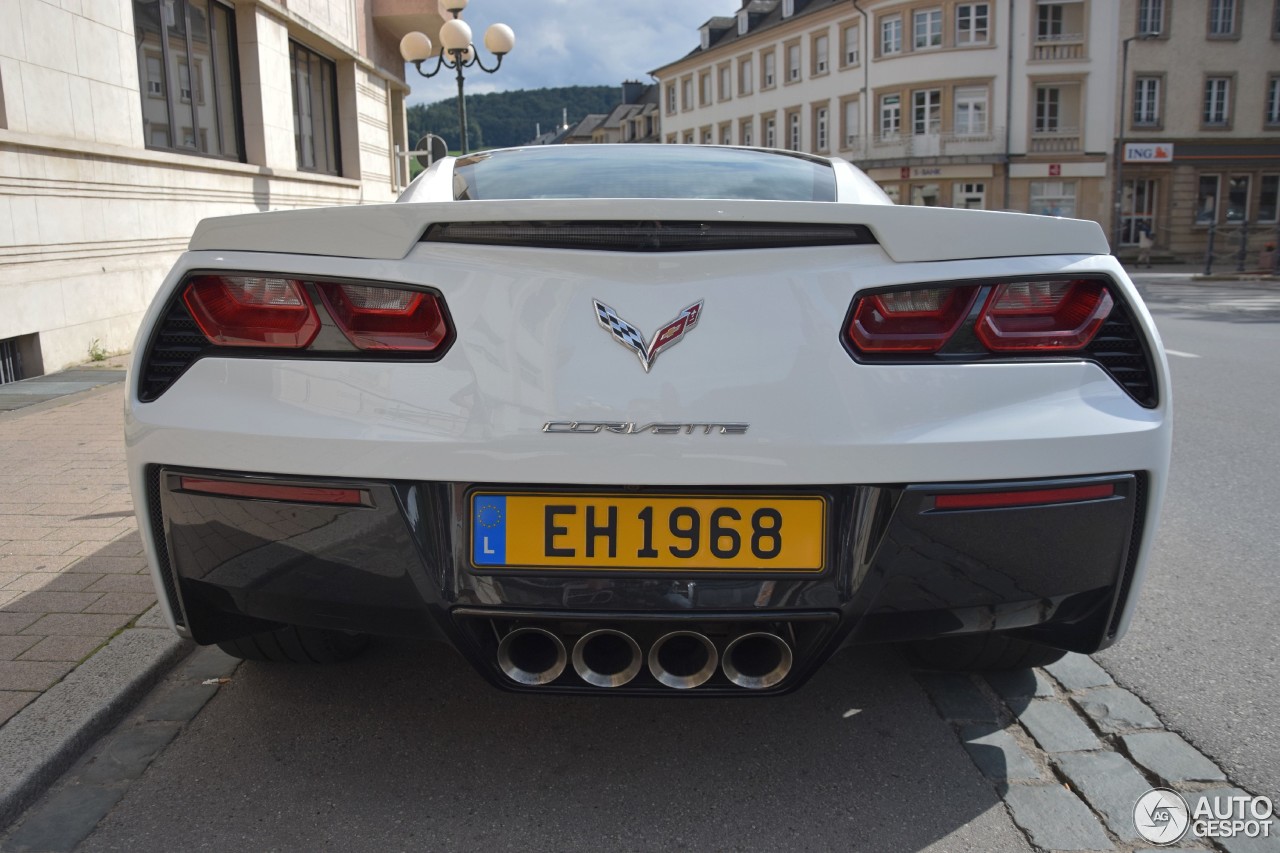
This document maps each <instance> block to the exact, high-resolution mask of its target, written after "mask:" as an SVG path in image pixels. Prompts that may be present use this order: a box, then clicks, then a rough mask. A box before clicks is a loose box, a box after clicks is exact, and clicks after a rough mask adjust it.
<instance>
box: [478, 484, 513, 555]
mask: <svg viewBox="0 0 1280 853" xmlns="http://www.w3.org/2000/svg"><path fill="white" fill-rule="evenodd" d="M471 542H472V545H471V550H472V554H471V561H472V562H473V563H474V564H475V565H477V566H491V565H501V564H503V563H506V561H507V499H506V497H505V496H503V495H476V496H475V497H473V498H472V499H471Z"/></svg>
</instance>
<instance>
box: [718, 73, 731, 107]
mask: <svg viewBox="0 0 1280 853" xmlns="http://www.w3.org/2000/svg"><path fill="white" fill-rule="evenodd" d="M719 95H720V100H722V101H727V100H729V99H730V98H732V97H733V69H732V68H731V67H730V66H728V65H721V66H720V92H719Z"/></svg>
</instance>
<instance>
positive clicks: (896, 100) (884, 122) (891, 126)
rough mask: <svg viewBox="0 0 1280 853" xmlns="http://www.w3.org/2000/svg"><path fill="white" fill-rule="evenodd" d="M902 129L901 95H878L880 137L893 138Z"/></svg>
mask: <svg viewBox="0 0 1280 853" xmlns="http://www.w3.org/2000/svg"><path fill="white" fill-rule="evenodd" d="M901 130H902V96H901V95H881V96H880V138H881V139H893V138H895V137H896V136H897V135H898V133H899V132H900V131H901Z"/></svg>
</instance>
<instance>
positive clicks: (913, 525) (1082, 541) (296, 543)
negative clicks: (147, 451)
mask: <svg viewBox="0 0 1280 853" xmlns="http://www.w3.org/2000/svg"><path fill="white" fill-rule="evenodd" d="M182 474H188V475H192V474H195V475H202V476H211V477H219V478H226V479H230V480H232V481H243V480H249V481H253V482H271V483H283V484H292V485H304V486H326V487H337V488H345V489H351V488H357V489H359V490H362V491H364V492H366V493H367V495H368V499H367V500H366V501H364V502H363V503H362V504H360V505H347V506H342V505H326V504H317V503H300V502H296V501H289V500H265V499H247V498H244V497H232V496H219V495H212V494H205V493H197V492H193V491H191V490H187V489H183V488H182V484H181V475H182ZM142 476H143V477H144V478H145V480H146V486H147V488H146V490H145V493H146V496H147V497H146V503H147V505H146V507H145V508H144V507H140V509H145V511H146V517H147V519H148V522H149V523H148V525H147V526H148V527H149V528H150V534H151V540H152V541H151V542H150V543H149V544H150V545H151V546H153V549H154V550H153V551H152V553H153V554H154V561H155V567H154V568H155V574H156V578H157V585H158V587H159V589H160V593H161V595H162V596H163V597H164V598H165V600H166V602H167V604H168V606H169V609H170V611H171V613H172V615H173V618H174V621H175V624H176V625H177V626H178V628H179V629H180V630H182V631H183V632H184V633H188V634H189V635H190V636H191V637H193V638H194V639H195V640H196V641H198V642H201V643H211V642H218V641H221V640H226V639H231V638H233V637H235V636H240V635H243V634H246V633H252V632H255V631H261V630H267V629H270V628H272V627H275V626H277V625H279V624H296V625H307V626H312V627H317V628H330V629H337V630H345V631H359V632H367V633H372V634H382V635H403V636H418V637H428V638H433V639H437V640H443V641H444V642H446V643H449V644H451V645H453V646H455V647H456V648H458V649H459V650H460V651H461V652H462V653H463V654H464V655H466V656H467V657H468V658H469V659H470V660H471V661H472V663H473V664H475V666H476V667H477V669H478V670H479V671H480V672H481V673H483V674H484V675H485V676H486V677H488V678H489V679H490V680H492V681H493V682H494V683H495V684H497V685H499V686H502V687H506V688H512V689H527V688H523V687H522V686H521V685H519V684H516V683H515V682H513V681H512V680H511V679H510V678H508V677H507V676H505V675H504V674H503V673H502V671H501V670H500V669H499V667H498V665H497V662H496V659H497V656H496V646H497V643H498V640H499V638H500V637H501V636H502V635H503V634H504V632H508V631H511V630H513V629H515V628H516V627H520V626H530V625H532V626H538V627H544V628H546V629H547V630H549V631H551V632H552V633H557V634H560V635H563V637H564V639H565V640H566V641H568V642H570V643H571V642H572V640H573V639H574V638H575V637H577V636H579V635H581V634H582V633H583V632H585V631H589V630H592V629H594V628H599V627H613V628H617V629H619V630H623V631H626V632H627V633H629V634H632V635H635V636H636V637H637V639H638V640H640V641H642V642H650V641H652V639H653V638H655V637H657V636H660V635H661V634H663V633H665V632H669V631H671V630H681V629H693V630H697V631H699V632H700V633H704V634H706V635H707V636H709V637H711V639H712V641H713V642H714V643H716V644H717V647H719V646H720V645H723V644H725V643H727V642H728V641H729V640H730V639H731V638H732V637H733V636H740V635H741V634H743V633H745V632H750V631H753V630H766V631H768V632H770V633H776V634H779V635H783V636H786V637H788V638H789V642H790V643H791V644H792V646H794V652H795V666H794V667H793V668H792V670H791V673H790V674H789V675H788V676H787V678H786V679H784V680H783V681H782V682H781V683H779V684H778V685H777V686H776V687H771V688H769V690H767V691H761V692H781V691H785V690H788V689H793V688H794V687H796V686H798V685H799V684H801V683H802V682H803V681H804V679H805V678H806V677H807V676H808V675H809V674H810V673H811V672H812V671H813V669H814V668H816V667H817V666H819V665H820V664H821V663H822V662H823V661H824V660H826V659H827V658H828V657H829V656H830V655H831V654H833V653H834V652H835V651H836V650H838V649H839V648H841V647H843V646H846V645H850V644H860V643H875V642H884V641H891V640H906V639H918V638H928V637H939V636H945V635H950V634H961V633H968V632H976V631H1014V632H1017V633H1018V634H1020V635H1022V636H1025V637H1026V638H1028V639H1034V640H1036V641H1039V642H1043V643H1046V644H1049V645H1053V646H1057V647H1060V648H1065V649H1070V650H1073V651H1082V652H1091V651H1094V650H1096V649H1098V648H1101V647H1103V646H1105V645H1108V644H1109V643H1110V642H1111V641H1112V640H1113V639H1114V637H1115V636H1116V634H1117V631H1118V629H1119V628H1120V627H1121V624H1120V623H1121V614H1122V613H1123V612H1124V611H1125V607H1124V604H1125V601H1126V599H1127V598H1128V597H1129V596H1130V595H1131V594H1132V592H1133V590H1132V587H1133V586H1134V577H1135V574H1136V567H1137V565H1138V562H1139V555H1140V551H1141V544H1142V540H1143V524H1144V519H1145V518H1146V517H1147V506H1146V479H1147V477H1146V475H1145V474H1143V473H1120V474H1101V475H1097V476H1090V477H1071V478H1063V479H1053V480H1040V481H1034V482H1032V481H1025V480H1020V481H1012V482H1002V483H994V482H983V483H964V484H956V483H935V484H912V485H843V486H815V487H812V488H811V489H804V488H801V489H800V490H801V491H806V490H807V491H811V492H813V493H815V494H822V495H824V496H826V497H827V499H828V501H829V506H830V513H831V519H832V522H833V523H832V524H831V526H830V528H829V535H828V543H827V547H828V549H829V556H830V559H829V560H828V563H827V564H828V567H829V568H828V569H827V571H825V572H824V573H823V574H822V575H821V576H817V577H805V578H796V577H787V576H782V575H780V576H776V577H772V578H770V577H760V576H752V577H741V576H723V577H722V576H706V575H698V576H696V577H695V576H683V577H682V576H679V575H677V574H673V573H664V574H654V575H647V576H644V577H635V576H620V575H615V574H591V575H588V576H584V575H583V574H582V573H581V572H577V573H574V574H571V575H565V574H563V573H561V574H559V575H557V574H555V573H550V572H548V573H542V574H532V575H531V574H515V573H501V572H493V571H488V572H480V571H477V570H475V569H473V568H471V566H470V561H469V559H468V547H469V541H468V537H467V502H466V499H465V498H466V493H467V491H468V489H469V488H470V487H471V486H470V485H469V484H458V483H440V482H432V483H419V482H401V481H351V480H341V479H338V480H317V479H298V478H289V479H279V478H273V477H270V476H267V475H236V474H227V473H225V472H209V471H196V470H192V469H172V468H162V467H160V466H148V467H146V468H145V469H144V471H143V472H142ZM1089 484H1107V485H1109V486H1111V487H1112V494H1111V495H1110V496H1109V497H1105V498H1101V499H1089V500H1078V501H1072V502H1065V503H1056V504H1041V505H1031V506H1019V507H1009V508H1000V509H960V510H955V509H949V510H940V509H938V508H937V507H936V506H935V498H936V497H937V496H938V495H940V494H945V493H947V492H954V491H964V492H968V493H972V492H975V491H987V490H992V491H997V490H1008V489H1014V490H1021V489H1029V488H1037V489H1039V488H1050V487H1052V488H1061V487H1074V486H1079V485H1089ZM643 491H644V490H640V492H641V493H643ZM663 491H664V492H670V491H672V489H671V487H665V488H664V489H663ZM690 491H697V492H699V493H708V492H710V493H715V492H716V491H718V489H701V488H700V489H691V490H690ZM734 491H735V492H736V493H742V492H744V491H750V489H737V490H734ZM775 491H776V490H775ZM633 493H634V492H633ZM537 689H539V690H541V691H544V692H545V691H547V690H551V691H562V692H580V691H583V690H592V691H595V690H599V689H600V688H594V687H590V686H588V685H587V684H586V683H584V682H583V681H581V680H580V679H578V677H577V676H576V675H575V673H574V672H573V670H572V668H569V669H568V670H567V671H566V672H565V673H564V674H563V675H562V676H560V677H558V678H556V679H555V680H554V681H553V682H552V683H550V684H548V685H545V686H541V687H538V688H537ZM619 689H623V690H627V691H630V692H646V691H666V688H662V687H660V686H659V685H658V684H657V682H655V681H652V680H651V679H649V677H648V675H647V673H645V674H642V676H641V677H639V678H637V679H636V680H635V681H633V682H632V683H631V684H629V685H627V687H625V688H619ZM666 692H669V691H666ZM694 692H742V691H741V689H740V688H735V687H733V686H732V685H731V684H729V682H728V681H726V680H724V679H723V677H722V676H717V678H713V679H711V680H710V681H708V682H707V683H706V685H705V686H703V687H700V688H699V689H698V690H697V691H694Z"/></svg>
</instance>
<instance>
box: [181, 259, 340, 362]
mask: <svg viewBox="0 0 1280 853" xmlns="http://www.w3.org/2000/svg"><path fill="white" fill-rule="evenodd" d="M182 299H183V301H184V302H185V303H186V305H187V310H189V311H190V312H191V316H192V317H193V318H194V319H195V321H196V325H198V326H199V327H200V331H202V332H204V335H205V337H207V338H208V339H209V340H210V341H212V342H213V343H215V344H221V345H223V346H233V347H283V348H290V349H300V348H302V347H305V346H307V345H308V344H310V343H311V341H312V340H314V339H315V336H316V333H317V332H318V331H320V318H319V317H318V316H317V315H316V310H315V308H314V307H313V306H312V305H311V301H310V300H309V299H307V294H306V291H305V290H304V289H303V287H302V283H301V282H298V281H294V280H293V279H288V278H266V277H262V276H225V275H202V276H196V277H195V278H193V279H191V281H190V283H188V284H187V289H186V290H185V291H184V292H183V294H182Z"/></svg>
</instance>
